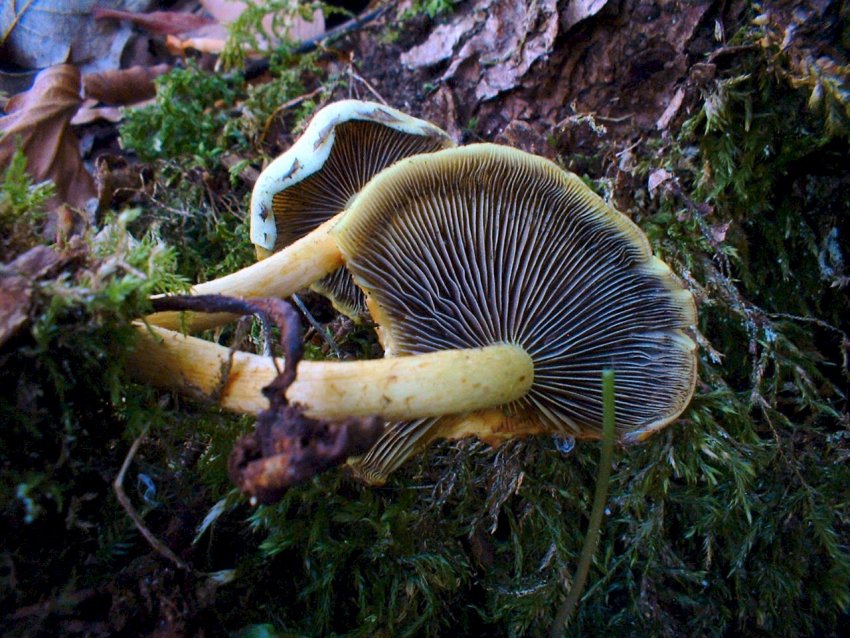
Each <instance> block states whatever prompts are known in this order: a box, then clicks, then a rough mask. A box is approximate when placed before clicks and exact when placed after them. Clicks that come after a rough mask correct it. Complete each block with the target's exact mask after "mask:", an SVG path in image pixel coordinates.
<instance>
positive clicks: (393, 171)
mask: <svg viewBox="0 0 850 638" xmlns="http://www.w3.org/2000/svg"><path fill="white" fill-rule="evenodd" d="M333 233H334V235H335V236H336V240H337V242H338V244H339V246H340V249H341V250H342V252H343V255H344V257H345V260H346V264H347V267H348V269H349V271H350V272H351V273H352V275H353V276H354V280H355V282H356V283H357V284H358V285H359V286H361V287H362V288H363V289H364V291H365V292H366V294H367V299H368V303H369V306H370V309H371V310H372V313H373V317H374V319H375V320H376V322H377V323H378V324H379V325H380V326H381V332H382V336H383V342H384V345H385V347H386V349H387V353H388V355H390V356H407V355H413V354H421V353H425V352H434V351H443V350H451V349H459V348H473V347H482V346H486V345H489V344H494V343H511V344H515V345H518V346H520V347H522V348H523V349H524V350H525V351H526V352H527V353H528V354H529V356H530V357H531V359H532V361H533V364H534V381H533V384H532V386H531V389H530V390H529V392H528V393H527V394H526V395H524V396H523V397H521V398H520V399H517V400H516V401H513V402H511V403H509V404H506V405H504V406H501V407H500V409H499V413H500V415H499V416H494V415H492V414H491V415H485V414H478V415H470V416H469V417H468V418H466V419H461V420H459V421H458V420H454V421H452V420H445V419H444V420H443V421H442V423H436V424H435V423H433V422H424V423H420V424H418V425H416V426H411V425H410V424H408V423H403V424H398V425H393V426H390V427H389V428H388V431H387V433H386V434H385V435H384V437H383V438H382V440H381V441H379V443H378V444H377V445H376V446H375V447H374V448H373V450H372V451H370V452H369V453H368V454H367V455H366V456H365V457H364V459H363V460H362V462H361V463H360V470H361V472H363V473H364V474H366V475H367V476H368V477H370V478H372V479H379V478H380V477H382V476H385V475H386V474H387V473H388V471H391V469H393V468H394V467H395V466H396V465H397V461H398V459H403V458H406V457H407V456H408V455H409V454H410V453H412V452H413V451H414V448H416V447H418V446H419V445H421V444H423V443H427V442H428V441H430V440H431V439H432V438H434V436H440V431H441V429H442V430H444V431H446V432H450V433H453V435H455V436H456V435H458V434H459V433H467V434H468V433H472V434H480V435H482V436H484V437H485V438H486V437H488V436H489V437H491V438H492V436H493V435H494V432H493V430H494V429H496V430H497V429H500V428H504V429H506V430H507V431H508V432H513V433H515V432H516V430H518V429H519V430H522V431H523V432H534V431H552V432H560V433H563V434H569V435H573V436H577V437H583V438H589V437H597V436H598V435H599V433H600V432H601V424H602V396H601V384H600V379H601V375H602V371H603V369H605V368H611V369H613V370H614V372H615V377H616V395H617V411H616V417H617V425H618V429H619V431H620V435H621V438H622V439H623V440H626V441H630V440H639V439H642V438H644V437H645V436H648V434H649V433H650V432H652V431H654V430H656V429H658V428H661V427H663V426H664V425H666V424H667V423H669V422H670V421H672V420H674V419H675V418H676V417H677V416H678V415H679V414H680V413H681V412H682V411H683V410H684V409H685V407H686V406H687V404H688V402H689V400H690V397H691V395H692V393H693V389H694V384H695V382H696V356H695V344H694V342H693V341H692V340H691V339H690V337H688V336H687V334H686V333H685V329H687V328H688V327H689V326H691V325H693V324H694V323H695V321H696V309H695V305H694V301H693V297H692V295H691V294H690V293H689V292H688V291H687V290H685V289H684V288H683V287H682V286H681V284H679V282H678V281H677V280H676V279H675V277H674V276H673V274H672V272H671V271H670V269H669V268H668V267H667V265H666V264H664V263H663V262H662V261H661V260H659V259H657V258H656V257H654V256H653V255H652V252H651V249H650V246H649V242H648V240H647V239H646V237H645V236H644V234H643V233H642V232H641V231H640V229H639V228H638V227H637V226H636V225H635V224H634V223H632V222H631V221H630V220H629V219H628V218H627V217H625V216H624V215H622V214H621V213H619V212H618V211H616V210H614V209H613V208H611V207H610V206H608V205H607V204H605V202H604V201H603V200H602V199H600V198H599V197H598V196H596V195H595V194H594V193H593V192H592V191H590V189H589V188H587V186H585V185H584V184H583V183H582V182H581V180H580V179H579V178H578V177H576V176H575V175H572V174H571V173H567V172H565V171H563V170H562V169H560V168H559V167H558V166H557V165H555V164H553V163H552V162H549V161H548V160H544V159H541V158H538V157H535V156H532V155H528V154H526V153H523V152H520V151H517V150H513V149H510V148H506V147H500V146H495V145H489V144H482V145H473V146H468V147H465V148H459V149H453V150H450V151H442V152H440V153H436V154H433V155H431V156H429V157H427V158H411V159H409V160H406V161H404V162H402V163H400V164H398V165H396V167H393V168H390V169H388V170H387V171H384V172H383V173H382V174H381V175H380V176H378V177H377V178H376V179H375V180H373V181H372V182H371V183H370V184H369V185H368V186H367V187H366V189H364V190H363V192H362V193H361V194H360V196H359V197H358V198H357V200H355V202H354V203H353V204H352V207H351V209H350V212H349V214H348V215H347V216H346V217H345V218H344V219H343V220H341V221H340V223H339V224H338V225H337V227H336V228H335V229H334V231H333ZM482 374H486V371H485V370H482ZM429 430H433V431H431V432H429Z"/></svg>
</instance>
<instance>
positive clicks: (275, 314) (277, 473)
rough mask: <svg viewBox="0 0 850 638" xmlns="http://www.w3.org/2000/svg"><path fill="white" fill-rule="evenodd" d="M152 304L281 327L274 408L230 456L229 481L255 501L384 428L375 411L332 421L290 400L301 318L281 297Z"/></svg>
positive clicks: (363, 446)
mask: <svg viewBox="0 0 850 638" xmlns="http://www.w3.org/2000/svg"><path fill="white" fill-rule="evenodd" d="M152 303H153V306H154V310H156V311H162V310H190V311H193V312H214V313H220V312H227V313H237V314H256V315H259V316H260V317H265V318H266V320H267V321H268V320H271V321H273V322H274V323H275V324H276V325H277V326H278V327H279V328H280V333H281V341H280V347H281V350H282V352H283V357H284V366H283V370H282V371H280V370H279V371H278V375H277V377H275V379H274V380H273V381H272V382H271V383H270V384H269V385H268V386H266V387H265V388H263V394H264V395H265V396H266V398H268V400H269V404H270V407H269V409H268V410H265V411H263V412H261V413H260V415H259V417H258V418H257V426H256V428H255V430H254V432H253V433H252V434H249V435H247V436H244V437H242V438H241V439H239V440H238V441H237V442H236V444H235V445H234V448H233V452H232V453H231V455H230V459H229V460H228V473H229V474H230V478H231V480H232V481H233V482H234V483H235V484H236V485H237V486H238V487H239V488H240V489H241V490H242V491H244V492H246V493H247V494H248V495H250V496H251V502H252V503H273V502H275V501H277V500H279V499H280V498H281V497H282V496H283V494H284V493H285V492H286V490H288V489H289V488H290V487H291V486H292V485H294V484H295V483H298V482H300V481H304V480H306V479H309V478H311V477H313V476H315V475H316V474H318V473H320V472H323V471H325V470H327V469H330V468H331V467H334V466H337V465H340V464H341V463H344V462H345V461H346V460H347V459H348V458H350V457H352V456H358V455H360V454H363V453H364V452H366V451H367V450H368V449H369V448H370V447H372V445H373V444H374V443H375V441H377V439H378V437H379V436H380V435H381V433H382V432H383V429H384V421H383V419H381V418H379V417H377V416H374V417H367V418H363V419H360V418H348V419H345V420H343V421H339V422H328V421H321V420H318V419H312V418H310V417H307V416H305V415H304V414H303V412H302V410H301V408H300V406H297V405H295V406H292V405H289V404H288V401H287V399H286V390H287V388H288V387H289V386H290V384H291V383H292V382H293V381H294V380H295V374H296V366H297V365H298V363H299V361H300V360H301V354H302V343H301V323H300V320H299V318H298V313H297V311H296V310H295V308H293V307H292V306H291V305H290V304H288V303H287V302H285V301H283V300H282V299H250V300H247V299H234V298H231V297H222V296H219V295H197V296H172V297H162V298H159V299H155V300H153V301H152ZM275 365H277V364H275Z"/></svg>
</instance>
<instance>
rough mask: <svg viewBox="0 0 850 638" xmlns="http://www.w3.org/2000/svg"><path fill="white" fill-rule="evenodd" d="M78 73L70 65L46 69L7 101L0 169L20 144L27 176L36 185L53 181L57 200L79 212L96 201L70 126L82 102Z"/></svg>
mask: <svg viewBox="0 0 850 638" xmlns="http://www.w3.org/2000/svg"><path fill="white" fill-rule="evenodd" d="M81 101H82V100H81V98H80V72H79V71H78V70H77V69H76V68H75V67H73V66H71V65H69V64H62V65H59V66H53V67H50V68H48V69H45V70H44V71H42V72H41V73H39V74H38V76H36V78H35V83H34V84H33V86H32V88H31V89H30V90H29V91H27V92H26V93H20V94H18V95H16V96H14V97H12V99H10V100H9V102H8V104H7V105H6V110H7V113H8V115H6V116H4V117H0V131H3V132H4V133H5V134H4V135H3V136H2V137H0V167H3V166H6V165H7V164H8V163H9V160H10V159H11V157H12V154H13V153H14V152H15V150H16V149H17V148H18V147H19V146H20V148H22V149H23V152H24V153H25V154H26V156H27V172H28V173H29V174H30V175H32V177H33V178H34V179H35V180H36V181H43V180H47V179H49V180H52V181H53V182H54V184H55V185H56V198H57V200H58V202H56V203H59V202H66V203H68V204H71V205H72V206H77V207H80V208H83V207H84V206H85V204H86V202H87V201H88V200H89V199H91V198H92V197H95V196H96V194H97V191H96V190H95V186H94V180H93V179H92V177H91V175H89V173H88V172H87V171H86V169H85V167H84V166H83V161H82V158H81V157H80V144H79V140H78V139H77V137H76V135H74V133H73V131H72V130H71V127H70V121H71V118H72V117H73V116H74V114H75V113H76V112H77V109H78V108H79V106H80V103H81Z"/></svg>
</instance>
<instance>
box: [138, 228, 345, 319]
mask: <svg viewBox="0 0 850 638" xmlns="http://www.w3.org/2000/svg"><path fill="white" fill-rule="evenodd" d="M339 217H340V215H337V216H336V217H333V218H331V219H329V220H328V221H326V222H325V223H324V224H322V225H321V226H319V227H318V228H317V229H316V230H315V231H313V232H312V233H310V234H309V235H307V236H305V237H302V238H301V239H299V240H298V241H296V242H294V243H292V244H290V245H289V246H287V247H286V248H284V249H283V250H281V251H280V252H277V253H274V254H273V255H271V256H270V257H268V258H267V259H263V260H262V261H258V262H257V263H255V264H251V265H250V266H247V267H246V268H243V269H242V270H237V271H236V272H234V273H231V274H229V275H226V276H224V277H220V278H218V279H214V280H212V281H207V282H205V283H202V284H198V285H196V286H194V287H193V288H192V290H191V293H190V294H192V295H227V296H230V297H242V298H252V297H289V296H290V295H292V294H293V293H295V292H297V291H298V290H301V289H302V288H305V287H306V286H309V285H310V284H312V283H313V282H315V281H317V280H319V279H321V278H322V277H324V276H325V275H327V274H328V273H330V272H333V271H334V270H336V269H337V268H339V267H341V266H342V263H343V261H342V254H341V253H340V251H339V248H338V247H337V244H336V241H334V239H333V237H332V236H331V235H330V230H331V228H333V226H334V225H335V224H336V222H337V220H338V219H339ZM237 317H238V316H237V315H233V314H230V313H200V314H199V313H192V312H182V311H172V310H168V311H164V312H155V313H153V314H150V315H148V316H147V317H146V321H147V322H148V323H149V324H151V325H154V326H159V327H161V328H169V329H171V330H181V329H182V330H186V331H188V332H197V331H199V330H206V329H208V328H215V327H216V326H220V325H222V324H224V323H228V322H229V321H233V320H234V319H236V318H237Z"/></svg>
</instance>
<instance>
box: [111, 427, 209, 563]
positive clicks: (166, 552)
mask: <svg viewBox="0 0 850 638" xmlns="http://www.w3.org/2000/svg"><path fill="white" fill-rule="evenodd" d="M148 428H149V426H147V425H146V426H145V429H144V430H142V433H141V434H140V435H139V437H138V438H137V439H136V440H135V441H133V445H131V446H130V451H129V452H127V458H125V459H124V464H123V465H122V466H121V471H120V472H118V476H116V477H115V480H114V481H113V482H112V488H113V489H114V490H115V496H116V497H117V498H118V502H119V503H121V507H123V508H124V511H125V512H127V516H129V517H130V518H131V519H132V520H133V523H135V524H136V529H138V530H139V532H141V534H142V536H144V537H145V540H146V541H147V542H148V544H149V545H150V546H151V547H152V548H153V549H154V550H155V551H156V552H157V553H159V554H160V555H162V556H164V557H165V558H167V559H168V560H170V561H171V562H172V563H174V564H175V565H177V567H179V568H180V569H183V570H185V571H188V572H190V571H192V568H191V567H189V565H187V564H186V563H184V562H183V561H182V560H180V559H179V558H178V557H177V555H176V554H175V553H174V552H172V551H171V549H169V548H168V546H166V545H165V544H164V543H162V541H160V540H159V539H158V538H157V537H156V536H154V535H153V532H151V531H150V530H149V529H148V528H147V527H146V526H145V523H144V521H143V520H142V517H141V516H139V513H138V512H137V511H136V509H135V508H134V507H133V504H132V503H130V499H129V498H128V497H127V494H126V493H125V492H124V476H125V475H126V474H127V469H128V468H129V467H130V463H132V462H133V457H134V456H136V452H138V451H139V445H141V443H142V439H144V438H145V435H146V434H147V433H148Z"/></svg>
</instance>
